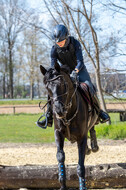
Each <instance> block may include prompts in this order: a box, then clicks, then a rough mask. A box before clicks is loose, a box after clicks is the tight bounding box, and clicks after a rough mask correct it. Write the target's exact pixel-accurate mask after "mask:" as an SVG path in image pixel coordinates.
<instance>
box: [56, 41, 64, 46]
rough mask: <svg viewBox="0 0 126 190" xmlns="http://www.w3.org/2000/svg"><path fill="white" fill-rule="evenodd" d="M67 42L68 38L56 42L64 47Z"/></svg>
mask: <svg viewBox="0 0 126 190" xmlns="http://www.w3.org/2000/svg"><path fill="white" fill-rule="evenodd" d="M65 43H66V39H65V40H63V41H61V42H56V44H57V45H58V46H59V47H64V45H65Z"/></svg>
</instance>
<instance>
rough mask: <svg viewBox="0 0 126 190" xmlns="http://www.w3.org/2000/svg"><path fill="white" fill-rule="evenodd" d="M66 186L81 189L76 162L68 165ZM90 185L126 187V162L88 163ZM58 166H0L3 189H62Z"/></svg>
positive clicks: (1, 186) (87, 173) (1, 187)
mask: <svg viewBox="0 0 126 190" xmlns="http://www.w3.org/2000/svg"><path fill="white" fill-rule="evenodd" d="M66 176H67V187H68V188H78V186H79V185H78V183H79V182H78V177H77V172H76V165H69V166H66ZM86 180H87V187H88V188H126V163H116V164H101V165H96V166H86ZM59 187H60V186H59V182H58V167H57V166H55V165H54V166H39V165H25V166H0V189H18V188H36V189H37V188H41V189H48V188H52V189H55V188H59Z"/></svg>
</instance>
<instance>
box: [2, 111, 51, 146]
mask: <svg viewBox="0 0 126 190" xmlns="http://www.w3.org/2000/svg"><path fill="white" fill-rule="evenodd" d="M39 117H40V114H36V115H35V114H34V115H33V114H20V115H17V114H16V115H0V142H13V143H18V142H21V143H26V142H27V143H47V142H53V141H54V132H53V130H54V129H53V128H48V129H46V130H44V129H41V128H39V127H37V126H36V124H35V122H36V121H37V119H38V118H39Z"/></svg>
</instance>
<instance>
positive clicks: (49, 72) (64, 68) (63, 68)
mask: <svg viewBox="0 0 126 190" xmlns="http://www.w3.org/2000/svg"><path fill="white" fill-rule="evenodd" d="M60 72H65V73H67V74H68V75H69V74H70V69H69V67H68V66H67V65H62V66H60ZM58 74H60V73H59V72H58V71H57V70H56V69H55V67H49V68H48V69H47V72H46V74H45V76H44V79H43V82H44V83H45V82H46V81H47V80H49V79H52V78H53V77H54V75H58Z"/></svg>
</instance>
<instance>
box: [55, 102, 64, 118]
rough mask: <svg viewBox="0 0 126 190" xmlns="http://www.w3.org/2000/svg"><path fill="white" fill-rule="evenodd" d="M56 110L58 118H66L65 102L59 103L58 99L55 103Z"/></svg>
mask: <svg viewBox="0 0 126 190" xmlns="http://www.w3.org/2000/svg"><path fill="white" fill-rule="evenodd" d="M54 112H55V114H56V117H57V118H58V119H61V118H64V117H65V116H66V110H65V108H64V106H63V104H62V103H59V102H58V101H56V102H55V103H54Z"/></svg>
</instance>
